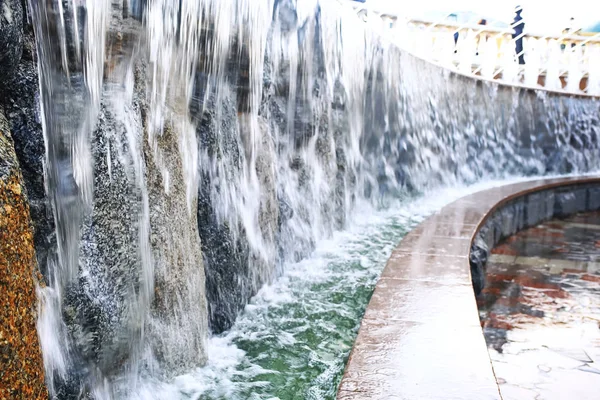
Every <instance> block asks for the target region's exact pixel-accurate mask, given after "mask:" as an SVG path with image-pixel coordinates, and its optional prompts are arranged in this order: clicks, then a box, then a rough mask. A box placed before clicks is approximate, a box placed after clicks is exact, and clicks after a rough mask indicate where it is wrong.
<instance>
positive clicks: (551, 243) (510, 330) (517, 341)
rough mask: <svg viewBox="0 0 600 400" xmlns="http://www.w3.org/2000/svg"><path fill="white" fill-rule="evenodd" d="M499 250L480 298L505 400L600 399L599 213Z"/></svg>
mask: <svg viewBox="0 0 600 400" xmlns="http://www.w3.org/2000/svg"><path fill="white" fill-rule="evenodd" d="M492 253H493V254H492V256H491V257H490V260H489V261H488V263H487V271H486V288H485V289H484V290H483V292H482V293H481V295H480V296H479V297H478V299H477V303H478V306H479V310H480V318H481V324H482V326H483V329H484V334H485V339H486V342H487V344H488V348H489V353H490V357H491V358H492V362H493V367H494V371H495V374H496V378H497V380H498V383H499V385H500V391H501V393H502V397H503V399H504V400H512V399H515V400H516V399H519V400H520V399H536V400H538V399H540V400H541V399H544V400H553V399H557V400H558V399H578V400H584V399H590V400H591V399H600V213H598V212H596V213H587V214H579V215H576V216H574V217H571V218H568V219H564V220H553V221H551V222H548V223H545V224H542V225H539V226H537V227H535V228H531V229H528V230H525V231H522V232H520V233H518V234H517V235H514V236H512V237H510V238H509V239H508V240H506V241H504V242H502V243H500V244H499V245H498V246H497V247H496V248H495V249H494V250H493V251H492Z"/></svg>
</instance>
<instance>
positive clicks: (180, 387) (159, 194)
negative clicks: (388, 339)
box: [29, 0, 600, 399]
mask: <svg viewBox="0 0 600 400" xmlns="http://www.w3.org/2000/svg"><path fill="white" fill-rule="evenodd" d="M29 9H30V14H31V18H32V23H33V25H34V28H35V33H36V44H37V56H38V57H37V59H38V66H39V78H40V106H41V119H42V123H43V128H44V137H45V144H46V160H45V174H46V176H45V181H46V185H47V194H48V198H49V199H50V202H51V204H52V209H53V211H54V220H55V223H56V238H55V242H56V243H55V248H54V249H53V250H54V251H53V252H51V256H50V257H49V258H48V260H42V262H44V263H46V264H47V265H46V266H45V268H43V270H47V271H48V272H47V276H45V280H46V283H47V285H45V286H44V287H40V288H39V289H38V295H39V298H40V316H39V321H38V331H39V334H40V338H41V344H42V350H43V354H44V364H45V368H46V379H47V383H48V386H49V389H50V392H51V393H52V394H53V396H55V398H59V399H63V398H64V399H70V398H93V399H112V398H142V399H145V398H227V399H229V398H239V399H244V398H276V397H279V398H282V399H290V398H332V397H333V395H334V392H335V387H336V383H337V380H338V379H339V376H340V372H341V371H342V369H343V363H344V358H345V356H346V355H347V353H348V349H349V346H350V345H351V343H352V340H353V336H354V334H355V331H356V327H357V324H358V321H359V320H360V316H361V313H362V310H363V309H364V307H365V305H366V302H367V300H368V298H369V296H370V292H371V290H372V287H373V283H374V282H375V280H376V277H377V274H378V272H379V271H380V270H381V268H382V266H383V263H384V261H385V259H386V257H387V254H388V253H389V251H390V249H391V247H392V246H393V245H394V244H396V243H397V241H398V240H399V238H400V237H401V236H402V235H403V234H404V233H405V232H406V231H407V230H408V229H409V228H410V227H411V226H412V225H413V224H414V223H415V221H418V220H419V219H421V218H423V216H424V215H426V214H427V213H428V212H431V211H433V210H434V209H435V207H434V206H427V204H434V203H435V204H436V205H437V206H439V205H441V204H443V203H444V202H446V201H448V200H449V199H450V198H452V197H453V196H454V197H455V196H456V192H453V193H454V194H453V195H452V196H450V195H447V196H446V195H444V198H443V199H442V200H443V201H441V202H431V201H430V202H428V200H427V199H428V198H429V196H431V197H435V195H427V196H426V197H425V200H423V199H422V200H412V201H413V202H412V203H411V200H406V199H411V198H412V199H414V196H417V195H418V194H419V193H421V194H422V193H432V192H431V190H434V189H435V188H440V187H452V186H455V185H466V184H472V183H475V182H479V181H487V180H490V179H502V178H506V177H509V176H533V175H544V174H549V173H575V172H581V171H590V170H593V169H596V168H598V162H600V161H599V160H600V157H599V154H598V153H599V152H598V142H599V140H598V139H599V132H598V116H599V115H600V109H599V106H598V104H597V103H594V102H591V101H587V100H585V99H579V98H565V99H561V98H557V97H553V96H551V95H548V94H544V93H534V92H527V91H523V90H519V89H510V88H508V89H506V88H499V87H498V86H497V85H495V84H492V83H481V82H476V81H474V80H471V79H465V78H463V77H461V76H459V75H456V74H450V73H449V72H448V71H443V70H441V69H439V68H438V67H436V66H434V65H430V64H427V63H426V62H423V61H422V60H419V59H417V58H415V57H413V56H410V55H408V54H406V53H405V52H403V51H402V50H400V49H399V48H398V47H396V46H395V45H394V44H393V43H391V42H390V41H388V40H387V39H386V37H385V35H384V34H382V33H381V32H380V31H379V28H378V25H377V24H372V25H370V24H369V23H365V22H363V21H361V20H360V19H359V18H358V17H357V16H356V14H355V12H354V11H353V10H352V8H351V7H349V6H348V5H347V4H346V3H342V2H339V1H336V0H322V1H319V0H218V1H217V0H179V1H173V0H43V1H34V0H30V3H29ZM380 25H381V24H379V26H380ZM398 199H405V200H403V202H401V203H398V201H399V200H398ZM419 203H424V205H419ZM361 220H362V221H363V222H362V223H358V222H360V221H361ZM357 227H358V228H357ZM356 229H359V231H356ZM331 238H333V239H331ZM249 302H250V304H249V305H247V304H248V303H249ZM240 313H242V314H241V317H240V318H237V317H238V315H239V314H240ZM223 332H224V333H223ZM325 339H327V340H325ZM207 359H208V365H207V366H206V367H204V368H203V369H200V370H198V368H200V367H202V366H203V365H205V364H206V362H207ZM211 374H212V375H211ZM207 396H208V397H207ZM252 396H254V397H252Z"/></svg>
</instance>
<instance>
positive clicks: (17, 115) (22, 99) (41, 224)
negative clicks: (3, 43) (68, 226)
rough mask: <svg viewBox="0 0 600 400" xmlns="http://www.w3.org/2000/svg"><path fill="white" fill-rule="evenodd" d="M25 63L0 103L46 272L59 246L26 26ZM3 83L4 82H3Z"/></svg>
mask: <svg viewBox="0 0 600 400" xmlns="http://www.w3.org/2000/svg"><path fill="white" fill-rule="evenodd" d="M23 41H24V49H23V57H22V58H21V62H20V63H19V64H18V66H17V68H16V70H15V71H14V73H13V74H12V75H11V77H10V78H9V79H8V80H7V83H6V87H5V88H4V89H0V92H1V93H2V96H0V105H2V107H3V108H4V111H5V115H6V118H7V120H8V123H9V125H10V129H11V134H12V137H13V140H14V143H15V151H16V154H17V158H18V159H19V164H20V165H21V172H22V174H23V179H24V182H25V188H26V189H27V197H28V199H29V209H30V212H31V219H32V220H33V226H34V230H35V232H34V240H35V249H36V256H37V260H38V265H39V267H40V270H41V271H42V274H43V275H44V276H47V275H46V266H47V263H48V255H49V253H51V252H52V251H53V249H54V247H55V245H56V239H55V234H54V217H53V214H52V211H51V209H50V205H49V202H48V198H47V196H46V189H45V186H44V165H43V164H44V155H45V151H46V149H45V144H44V132H43V130H42V125H41V120H40V115H39V102H38V99H39V95H38V92H39V82H38V70H37V63H36V62H35V60H34V52H35V43H34V37H33V32H31V30H30V29H29V27H26V29H25V35H24V37H23ZM0 86H1V84H0Z"/></svg>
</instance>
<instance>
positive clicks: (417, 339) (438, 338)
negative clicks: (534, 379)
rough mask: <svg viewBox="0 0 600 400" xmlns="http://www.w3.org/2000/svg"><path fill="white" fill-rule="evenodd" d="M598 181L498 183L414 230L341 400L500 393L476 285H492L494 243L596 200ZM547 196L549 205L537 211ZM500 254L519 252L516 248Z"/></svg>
mask: <svg viewBox="0 0 600 400" xmlns="http://www.w3.org/2000/svg"><path fill="white" fill-rule="evenodd" d="M575 183H577V185H574V184H575ZM598 186H600V177H591V178H581V179H580V180H577V179H572V178H563V179H554V180H553V179H548V180H541V181H530V182H522V183H516V184H512V185H506V186H501V187H497V188H492V189H489V190H485V191H482V192H479V193H475V194H473V195H470V196H467V197H465V198H463V199H460V200H458V201H456V202H455V203H453V204H450V205H448V206H446V207H444V208H443V209H442V210H441V211H440V212H439V213H436V214H435V215H433V216H431V217H430V218H428V219H427V220H426V221H424V222H423V223H422V224H421V225H420V226H419V227H417V228H416V229H415V230H414V231H412V232H411V233H409V234H408V235H407V236H406V237H405V238H404V239H403V240H402V241H401V242H400V244H399V245H398V247H397V248H396V249H395V250H394V251H393V253H392V256H391V257H390V259H389V261H388V263H387V264H386V266H385V269H384V271H383V273H382V276H381V278H380V280H379V281H378V283H377V286H376V288H375V292H374V293H373V297H372V298H371V301H370V302H369V305H368V307H367V309H366V311H365V315H364V318H363V320H362V322H361V327H360V330H359V333H358V338H357V340H356V342H355V344H354V348H353V350H352V352H351V354H350V358H349V360H348V364H347V365H346V371H345V373H344V377H343V379H342V383H341V384H340V387H339V391H338V396H337V398H338V399H340V400H341V399H343V400H350V399H361V400H362V399H403V400H405V399H406V400H409V399H410V400H420V399H457V400H458V399H460V400H471V399H472V400H479V399H497V400H498V399H500V398H501V396H500V393H499V390H498V385H497V382H496V377H495V375H494V371H493V369H492V365H491V360H490V357H489V354H488V352H487V351H486V346H485V340H484V336H483V333H482V331H481V327H480V323H479V317H478V312H477V303H476V301H475V295H474V288H473V285H475V284H476V285H477V286H478V287H479V289H483V287H484V283H485V279H484V273H485V263H486V262H487V260H488V257H489V247H488V244H487V243H486V240H489V241H490V243H491V245H492V247H493V245H494V244H495V243H496V242H497V241H498V240H500V239H501V238H502V236H503V235H506V234H509V233H510V232H511V230H517V229H522V228H523V227H524V226H527V224H528V223H530V222H531V221H539V220H540V219H544V218H547V217H548V216H549V215H551V214H552V213H553V212H563V210H565V209H572V207H573V206H572V203H573V202H574V203H575V204H576V207H575V208H577V207H579V208H581V207H584V206H585V207H588V208H589V207H594V206H595V205H596V202H594V201H592V200H591V196H590V194H591V193H596V192H595V190H596V189H597V188H598ZM554 192H560V193H561V194H562V195H561V197H560V199H559V200H556V199H557V197H556V196H554V195H553V193H554ZM569 193H574V195H573V196H568V195H567V194H569ZM538 200H539V201H540V202H541V204H542V206H535V207H532V212H530V214H531V215H527V211H528V204H536V205H537V204H538ZM557 202H558V203H557ZM582 202H583V203H582ZM555 204H560V207H555ZM570 207H571V208H570ZM548 210H552V211H551V212H550V213H549V212H548ZM598 222H599V223H600V219H598ZM571 224H577V221H572V222H571ZM599 229H600V226H599ZM478 230H479V232H478ZM493 257H494V258H493V260H495V261H497V260H498V257H504V258H503V259H508V260H511V261H514V260H515V259H517V258H516V256H515V255H514V254H512V253H511V254H506V252H501V254H500V255H496V254H494V255H493ZM553 265H554V264H553ZM586 265H587V264H586ZM556 267H557V265H555V266H554V268H556ZM592 268H594V267H592ZM475 275H477V276H475Z"/></svg>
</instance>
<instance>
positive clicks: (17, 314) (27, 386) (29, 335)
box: [0, 113, 48, 399]
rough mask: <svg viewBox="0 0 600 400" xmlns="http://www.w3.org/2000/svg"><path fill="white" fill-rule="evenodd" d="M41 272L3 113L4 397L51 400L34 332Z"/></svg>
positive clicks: (0, 258)
mask: <svg viewBox="0 0 600 400" xmlns="http://www.w3.org/2000/svg"><path fill="white" fill-rule="evenodd" d="M38 276H39V273H38V270H37V263H36V259H35V250H34V246H33V229H32V226H31V223H30V217H29V207H28V205H27V197H26V191H25V187H24V185H23V179H22V176H21V173H20V171H19V164H18V161H17V158H16V155H15V152H14V147H13V143H12V139H11V136H10V134H9V130H8V122H7V121H6V119H5V118H4V116H3V115H2V114H1V113H0V365H1V366H2V367H1V372H0V398H2V399H24V398H27V399H47V398H48V393H47V391H46V386H45V383H44V365H43V360H42V354H41V351H40V345H39V341H38V335H37V330H36V318H37V317H36V312H35V311H36V307H37V299H36V292H35V287H36V281H37V279H38Z"/></svg>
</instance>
